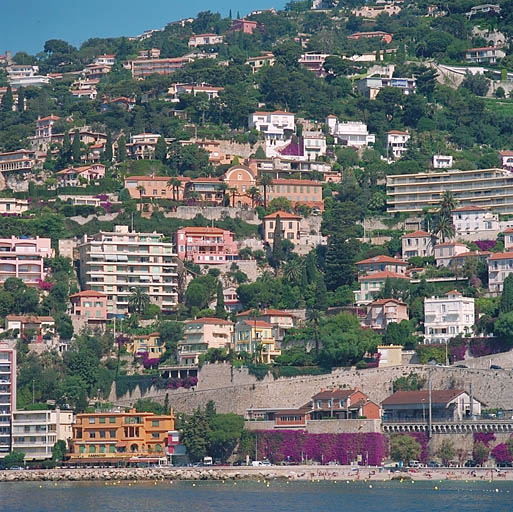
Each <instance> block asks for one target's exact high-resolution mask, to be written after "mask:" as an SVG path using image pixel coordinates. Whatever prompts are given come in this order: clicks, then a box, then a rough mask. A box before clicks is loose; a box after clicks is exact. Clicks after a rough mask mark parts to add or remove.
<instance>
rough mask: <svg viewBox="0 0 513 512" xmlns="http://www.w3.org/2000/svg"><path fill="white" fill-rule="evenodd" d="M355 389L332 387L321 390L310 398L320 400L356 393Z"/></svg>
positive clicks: (344, 396) (343, 397) (344, 397)
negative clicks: (331, 388)
mask: <svg viewBox="0 0 513 512" xmlns="http://www.w3.org/2000/svg"><path fill="white" fill-rule="evenodd" d="M357 391H358V390H357V389H333V390H329V391H321V392H320V393H317V394H316V395H314V396H313V397H312V400H322V399H323V398H342V399H346V398H347V397H349V396H351V395H353V394H354V393H356V392H357Z"/></svg>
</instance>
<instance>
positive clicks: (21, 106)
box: [16, 87, 25, 112]
mask: <svg viewBox="0 0 513 512" xmlns="http://www.w3.org/2000/svg"><path fill="white" fill-rule="evenodd" d="M16 110H17V111H18V112H24V111H25V89H24V88H23V87H19V88H18V105H17V106H16Z"/></svg>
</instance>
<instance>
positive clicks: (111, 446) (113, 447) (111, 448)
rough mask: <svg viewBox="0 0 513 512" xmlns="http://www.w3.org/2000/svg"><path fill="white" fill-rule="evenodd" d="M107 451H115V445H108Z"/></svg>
mask: <svg viewBox="0 0 513 512" xmlns="http://www.w3.org/2000/svg"><path fill="white" fill-rule="evenodd" d="M109 453H116V447H115V446H114V445H113V444H111V445H109Z"/></svg>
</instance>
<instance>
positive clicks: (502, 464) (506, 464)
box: [497, 461, 513, 468]
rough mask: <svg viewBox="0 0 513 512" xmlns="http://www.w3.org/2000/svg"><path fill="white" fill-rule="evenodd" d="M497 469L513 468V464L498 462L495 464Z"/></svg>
mask: <svg viewBox="0 0 513 512" xmlns="http://www.w3.org/2000/svg"><path fill="white" fill-rule="evenodd" d="M497 467H498V468H513V463H511V462H506V461H504V462H499V464H497Z"/></svg>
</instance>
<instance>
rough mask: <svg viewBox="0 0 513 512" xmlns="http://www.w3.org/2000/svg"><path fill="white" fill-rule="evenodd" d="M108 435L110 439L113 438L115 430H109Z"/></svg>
mask: <svg viewBox="0 0 513 512" xmlns="http://www.w3.org/2000/svg"><path fill="white" fill-rule="evenodd" d="M109 435H110V438H111V439H115V437H116V431H115V430H109Z"/></svg>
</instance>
